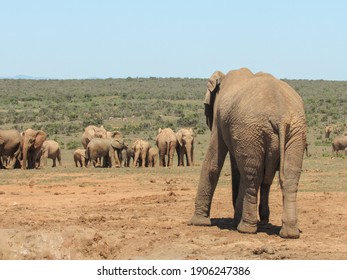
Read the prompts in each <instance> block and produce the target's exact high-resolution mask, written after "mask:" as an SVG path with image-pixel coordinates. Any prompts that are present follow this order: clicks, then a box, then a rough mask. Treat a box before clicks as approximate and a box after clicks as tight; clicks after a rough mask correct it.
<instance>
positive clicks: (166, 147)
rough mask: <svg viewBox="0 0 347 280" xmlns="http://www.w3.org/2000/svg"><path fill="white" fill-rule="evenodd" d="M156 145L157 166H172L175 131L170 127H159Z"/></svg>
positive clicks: (175, 140)
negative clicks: (157, 154)
mask: <svg viewBox="0 0 347 280" xmlns="http://www.w3.org/2000/svg"><path fill="white" fill-rule="evenodd" d="M156 145H157V147H158V150H159V166H172V165H173V157H174V155H175V150H176V146H177V139H176V134H175V132H173V131H172V129H171V128H164V129H161V128H159V130H158V135H157V138H156Z"/></svg>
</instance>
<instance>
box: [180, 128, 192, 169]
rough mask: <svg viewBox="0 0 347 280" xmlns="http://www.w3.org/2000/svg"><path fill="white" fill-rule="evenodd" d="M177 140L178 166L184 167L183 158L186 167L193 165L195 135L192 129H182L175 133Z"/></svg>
mask: <svg viewBox="0 0 347 280" xmlns="http://www.w3.org/2000/svg"><path fill="white" fill-rule="evenodd" d="M176 138H177V146H176V151H177V156H178V166H184V157H185V158H186V165H187V166H193V165H194V156H193V154H194V138H195V133H194V131H193V129H192V128H182V129H180V130H179V131H177V133H176Z"/></svg>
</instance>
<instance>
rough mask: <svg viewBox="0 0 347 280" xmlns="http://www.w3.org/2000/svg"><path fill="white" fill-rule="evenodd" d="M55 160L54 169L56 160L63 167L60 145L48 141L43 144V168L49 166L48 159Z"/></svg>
mask: <svg viewBox="0 0 347 280" xmlns="http://www.w3.org/2000/svg"><path fill="white" fill-rule="evenodd" d="M48 158H50V159H52V160H53V165H52V167H56V160H58V163H59V165H60V166H61V150H60V146H59V143H58V142H57V141H54V140H46V141H45V142H43V144H42V148H41V161H43V166H47V159H48Z"/></svg>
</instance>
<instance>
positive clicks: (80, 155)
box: [73, 149, 87, 167]
mask: <svg viewBox="0 0 347 280" xmlns="http://www.w3.org/2000/svg"><path fill="white" fill-rule="evenodd" d="M73 160H74V162H75V166H76V167H78V163H79V164H80V167H83V165H84V166H86V165H87V162H86V150H85V149H77V150H75V151H74V152H73Z"/></svg>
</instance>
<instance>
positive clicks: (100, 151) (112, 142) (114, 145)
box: [86, 138, 126, 167]
mask: <svg viewBox="0 0 347 280" xmlns="http://www.w3.org/2000/svg"><path fill="white" fill-rule="evenodd" d="M125 148H126V146H125V145H124V141H123V139H122V138H119V139H101V138H94V139H92V140H91V141H90V142H89V143H88V146H87V149H86V159H87V160H88V162H91V161H93V165H94V166H96V164H95V161H96V159H97V158H104V164H103V166H104V167H106V166H107V167H112V166H113V167H120V161H119V158H118V151H121V150H122V149H125ZM86 167H88V164H87V165H86Z"/></svg>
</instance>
